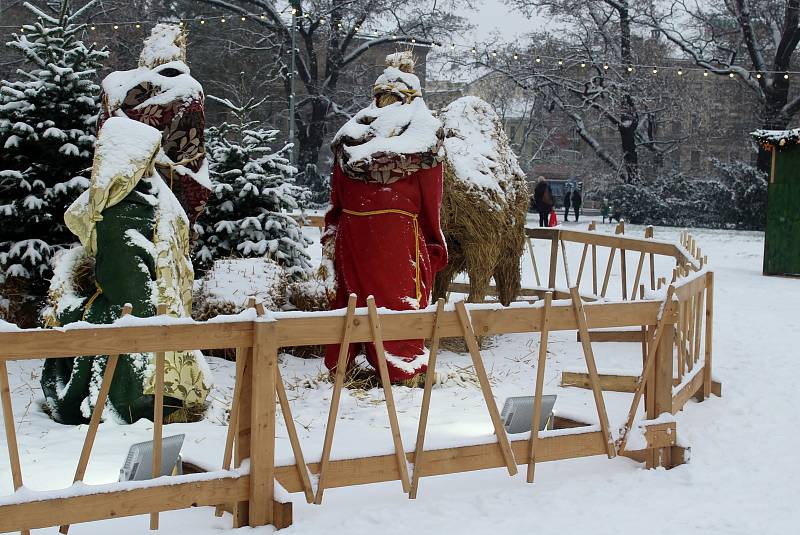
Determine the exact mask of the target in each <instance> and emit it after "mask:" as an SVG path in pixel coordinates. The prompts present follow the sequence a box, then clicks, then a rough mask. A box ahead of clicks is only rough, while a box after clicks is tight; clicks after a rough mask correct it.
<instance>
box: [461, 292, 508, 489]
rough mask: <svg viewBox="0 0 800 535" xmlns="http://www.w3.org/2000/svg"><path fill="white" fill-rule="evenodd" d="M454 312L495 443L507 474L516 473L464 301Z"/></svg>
mask: <svg viewBox="0 0 800 535" xmlns="http://www.w3.org/2000/svg"><path fill="white" fill-rule="evenodd" d="M456 312H457V313H458V319H459V320H460V322H461V328H462V329H463V333H464V334H463V336H464V341H465V342H466V343H467V348H468V349H469V354H470V357H472V365H473V367H474V368H475V374H476V375H477V376H478V382H479V383H480V386H481V392H482V393H483V400H484V401H485V402H486V409H487V410H488V411H489V417H490V418H491V419H492V425H493V426H494V432H495V435H497V444H498V446H499V448H500V451H501V452H502V454H503V458H504V459H505V461H506V466H507V467H508V475H511V476H513V475H515V474H516V473H517V465H516V463H515V462H514V454H513V453H512V452H511V445H510V444H509V442H508V434H507V433H506V429H505V427H504V426H503V421H502V420H501V419H500V412H499V411H498V410H497V403H496V402H495V400H494V396H493V395H492V385H491V384H490V383H489V377H488V376H487V375H486V368H485V367H484V366H483V359H482V358H481V352H480V348H479V347H478V341H477V339H476V338H475V332H474V331H473V329H472V324H471V323H470V319H469V313H468V312H467V307H466V306H465V305H464V301H459V302H458V303H456Z"/></svg>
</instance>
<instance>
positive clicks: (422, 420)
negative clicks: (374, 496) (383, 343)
mask: <svg viewBox="0 0 800 535" xmlns="http://www.w3.org/2000/svg"><path fill="white" fill-rule="evenodd" d="M442 312H444V299H439V300H437V301H436V317H437V318H439V317H441V314H442ZM438 351H439V322H438V320H437V321H435V322H434V324H433V333H431V348H430V351H429V353H428V370H427V372H426V373H425V389H424V390H423V392H422V407H421V408H420V411H419V424H418V425H417V443H416V447H415V448H414V452H415V455H414V459H415V462H414V473H413V476H412V480H411V490H410V491H409V493H408V497H409V498H410V499H412V500H413V499H414V498H416V497H417V489H418V488H419V477H420V473H421V467H422V463H423V460H424V458H425V455H424V452H425V431H426V430H427V429H428V413H429V412H430V405H431V392H432V390H433V380H434V379H435V377H436V354H437V353H438Z"/></svg>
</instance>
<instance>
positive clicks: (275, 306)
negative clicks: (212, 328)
mask: <svg viewBox="0 0 800 535" xmlns="http://www.w3.org/2000/svg"><path fill="white" fill-rule="evenodd" d="M286 284H287V279H286V273H285V271H284V269H283V268H282V267H281V266H279V265H278V264H277V263H275V262H273V261H271V260H268V259H266V258H229V259H224V260H217V261H215V262H214V264H213V266H212V267H211V269H209V270H208V271H207V272H206V274H205V275H204V276H203V278H202V279H199V280H196V281H194V289H193V291H192V317H193V318H194V319H196V320H198V321H205V320H208V319H211V318H213V317H215V316H219V315H220V314H236V313H239V312H241V311H242V310H244V309H245V308H246V306H247V299H248V298H249V297H251V296H252V297H255V298H256V300H257V301H258V302H260V303H262V304H263V305H264V308H266V309H267V310H281V308H282V307H283V305H284V303H285V302H286Z"/></svg>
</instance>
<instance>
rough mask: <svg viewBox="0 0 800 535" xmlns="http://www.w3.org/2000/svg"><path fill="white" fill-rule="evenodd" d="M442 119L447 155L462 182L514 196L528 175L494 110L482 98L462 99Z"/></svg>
mask: <svg viewBox="0 0 800 535" xmlns="http://www.w3.org/2000/svg"><path fill="white" fill-rule="evenodd" d="M441 119H442V122H443V123H444V137H445V139H444V150H445V155H446V157H447V160H448V162H450V165H452V166H453V170H454V171H455V174H456V177H457V178H458V180H460V181H461V182H463V183H464V184H467V185H468V186H469V187H471V188H474V189H478V190H481V191H483V192H494V193H496V194H497V195H499V196H500V197H501V198H509V197H510V196H511V195H513V194H514V192H515V190H516V188H515V186H514V182H515V180H521V181H524V180H525V173H524V172H523V171H522V169H520V167H519V164H518V162H517V157H516V155H515V154H514V152H513V150H512V149H511V146H510V144H509V142H508V137H507V136H506V133H505V130H504V129H503V125H502V124H501V122H500V118H499V117H498V116H497V113H495V111H494V109H493V108H492V106H491V105H489V104H488V103H487V102H486V101H484V100H481V99H480V98H478V97H471V96H467V97H462V98H459V99H457V100H454V101H453V102H452V103H450V104H449V105H448V106H447V107H446V108H444V109H443V110H442V112H441ZM487 200H488V199H487Z"/></svg>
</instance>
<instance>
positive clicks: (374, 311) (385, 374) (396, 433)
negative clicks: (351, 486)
mask: <svg viewBox="0 0 800 535" xmlns="http://www.w3.org/2000/svg"><path fill="white" fill-rule="evenodd" d="M367 313H368V314H369V324H370V329H371V330H372V337H373V339H374V340H375V342H374V344H375V353H376V357H377V361H378V373H379V374H380V377H381V384H382V385H383V395H384V397H385V399H386V411H387V412H388V414H389V427H391V430H392V441H393V442H394V454H395V457H397V472H398V474H399V476H400V483H401V484H402V485H403V492H409V490H410V489H411V484H410V482H409V481H408V464H407V463H406V452H405V449H404V448H403V439H402V438H401V437H400V424H399V423H398V422H397V409H396V408H395V405H394V396H393V395H392V383H391V382H390V381H389V368H388V365H387V364H386V352H385V351H384V349H383V333H382V332H381V322H380V318H378V307H377V306H375V298H374V297H373V296H369V297H367Z"/></svg>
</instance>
